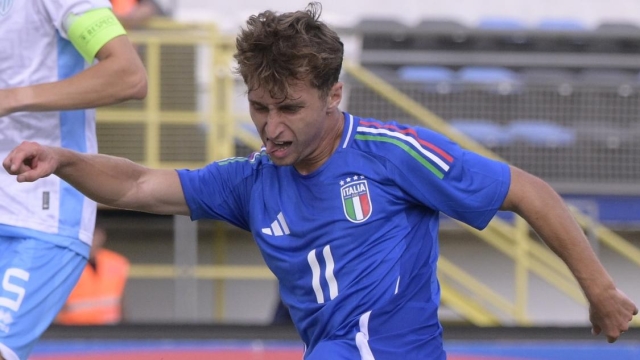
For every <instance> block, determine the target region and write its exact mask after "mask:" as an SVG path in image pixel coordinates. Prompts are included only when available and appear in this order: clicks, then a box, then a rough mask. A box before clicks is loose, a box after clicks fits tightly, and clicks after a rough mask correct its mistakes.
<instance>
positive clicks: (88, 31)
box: [65, 8, 127, 63]
mask: <svg viewBox="0 0 640 360" xmlns="http://www.w3.org/2000/svg"><path fill="white" fill-rule="evenodd" d="M65 25H66V27H67V29H68V30H67V33H68V35H69V40H70V41H71V43H72V44H73V46H74V47H75V48H76V49H77V50H78V52H80V54H81V55H82V57H83V58H84V59H85V60H86V61H87V62H88V63H92V62H93V59H94V58H95V56H96V54H97V53H98V51H99V50H100V49H101V48H102V47H103V46H104V44H106V43H107V42H109V40H111V39H113V38H115V37H117V36H120V35H125V34H126V33H127V32H126V31H125V30H124V27H122V24H120V22H119V21H118V19H117V18H116V16H115V15H114V14H113V12H112V11H111V9H109V8H102V9H96V10H91V11H88V12H86V13H84V14H82V15H79V16H78V15H74V14H71V15H69V16H68V17H67V19H66V21H65Z"/></svg>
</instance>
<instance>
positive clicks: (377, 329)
mask: <svg viewBox="0 0 640 360" xmlns="http://www.w3.org/2000/svg"><path fill="white" fill-rule="evenodd" d="M397 320H398V319H390V318H388V317H386V316H384V315H382V316H376V313H375V312H373V313H372V312H368V313H365V314H364V315H362V316H361V317H360V319H359V321H358V325H357V326H356V329H354V331H353V337H350V338H347V339H344V338H343V339H327V340H323V341H320V342H319V343H318V345H316V346H315V347H314V348H313V350H312V351H311V352H310V353H307V354H305V356H304V359H305V360H324V359H331V360H396V359H403V360H446V358H447V355H446V353H445V351H444V349H443V343H442V331H441V327H440V326H439V325H437V326H433V327H428V328H427V329H423V330H426V331H425V332H424V333H421V334H418V332H416V331H413V330H412V329H411V328H408V327H407V326H403V324H402V321H400V322H399V323H398V322H397ZM400 320H401V319H400Z"/></svg>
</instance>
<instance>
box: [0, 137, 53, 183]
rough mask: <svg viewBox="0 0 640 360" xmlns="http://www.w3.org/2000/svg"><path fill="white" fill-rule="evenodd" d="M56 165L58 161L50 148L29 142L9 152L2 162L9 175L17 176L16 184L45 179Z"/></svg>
mask: <svg viewBox="0 0 640 360" xmlns="http://www.w3.org/2000/svg"><path fill="white" fill-rule="evenodd" d="M58 164H59V160H58V159H57V157H56V156H55V154H54V152H53V150H52V149H51V148H49V147H45V146H42V145H40V144H38V143H35V142H29V141H24V142H23V143H22V144H20V145H18V146H17V147H16V148H14V149H13V150H11V152H10V153H9V155H7V157H6V158H5V159H4V161H3V162H2V166H3V167H4V169H5V170H6V171H7V172H8V173H9V174H11V175H17V180H18V182H32V181H36V180H38V179H40V178H43V177H47V176H49V175H51V174H53V172H54V171H55V170H56V169H57V167H58Z"/></svg>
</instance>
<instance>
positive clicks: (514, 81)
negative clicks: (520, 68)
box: [458, 66, 521, 95]
mask: <svg viewBox="0 0 640 360" xmlns="http://www.w3.org/2000/svg"><path fill="white" fill-rule="evenodd" d="M458 81H460V82H461V83H463V84H464V83H467V84H476V85H483V88H484V89H485V90H489V91H492V92H497V93H500V94H503V95H506V94H510V93H514V92H517V91H518V90H519V88H520V85H521V84H520V79H519V77H518V74H517V73H516V72H514V71H513V70H510V69H507V68H503V67H491V66H465V67H463V68H461V69H460V70H458Z"/></svg>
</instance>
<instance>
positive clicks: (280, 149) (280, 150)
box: [267, 141, 293, 156]
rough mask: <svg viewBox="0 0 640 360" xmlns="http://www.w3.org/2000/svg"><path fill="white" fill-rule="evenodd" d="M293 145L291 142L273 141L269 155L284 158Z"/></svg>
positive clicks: (268, 149)
mask: <svg viewBox="0 0 640 360" xmlns="http://www.w3.org/2000/svg"><path fill="white" fill-rule="evenodd" d="M292 143H293V142H291V141H271V142H270V145H271V146H268V148H267V153H268V154H270V155H274V156H284V155H285V154H286V150H287V149H288V148H289V147H290V146H291V144H292Z"/></svg>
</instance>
